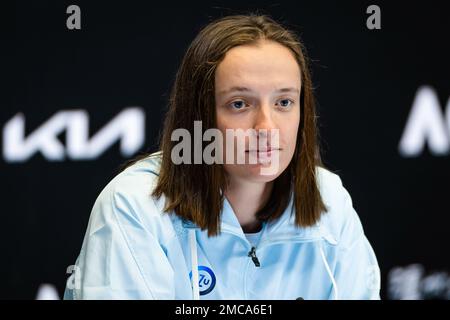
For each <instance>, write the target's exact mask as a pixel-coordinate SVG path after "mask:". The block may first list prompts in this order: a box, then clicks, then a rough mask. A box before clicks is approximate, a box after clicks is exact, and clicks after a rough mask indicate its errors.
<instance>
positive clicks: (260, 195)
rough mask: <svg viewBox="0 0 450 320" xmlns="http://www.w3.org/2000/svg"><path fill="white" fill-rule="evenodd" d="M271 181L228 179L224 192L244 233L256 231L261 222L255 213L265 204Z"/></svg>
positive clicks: (271, 185) (270, 188) (270, 190)
mask: <svg viewBox="0 0 450 320" xmlns="http://www.w3.org/2000/svg"><path fill="white" fill-rule="evenodd" d="M272 187H273V182H262V183H261V182H259V183H256V182H248V181H241V180H235V179H230V183H229V185H228V186H227V189H226V190H225V192H224V194H225V196H226V197H227V199H228V202H229V203H230V205H231V207H232V208H233V211H234V213H235V215H236V217H237V219H238V221H239V223H240V225H241V227H242V229H243V231H244V232H245V233H252V232H258V231H259V230H260V229H261V226H262V224H261V222H260V221H259V220H258V219H257V218H256V213H257V212H258V211H259V210H260V209H261V208H262V207H263V206H264V205H265V204H266V202H267V201H268V199H269V197H270V193H271V192H272Z"/></svg>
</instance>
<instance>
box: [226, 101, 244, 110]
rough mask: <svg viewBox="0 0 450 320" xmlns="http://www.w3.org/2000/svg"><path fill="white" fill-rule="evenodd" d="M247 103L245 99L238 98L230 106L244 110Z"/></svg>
mask: <svg viewBox="0 0 450 320" xmlns="http://www.w3.org/2000/svg"><path fill="white" fill-rule="evenodd" d="M246 105H247V104H246V103H245V101H243V100H236V101H233V102H231V103H230V107H231V108H232V109H235V110H242V109H244V108H245V106H246Z"/></svg>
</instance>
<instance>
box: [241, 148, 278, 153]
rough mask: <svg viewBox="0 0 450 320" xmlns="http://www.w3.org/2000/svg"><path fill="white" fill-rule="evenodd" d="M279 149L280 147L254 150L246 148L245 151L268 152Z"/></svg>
mask: <svg viewBox="0 0 450 320" xmlns="http://www.w3.org/2000/svg"><path fill="white" fill-rule="evenodd" d="M277 150H281V149H280V148H270V147H269V148H266V149H256V150H246V151H245V152H258V153H270V152H271V151H277Z"/></svg>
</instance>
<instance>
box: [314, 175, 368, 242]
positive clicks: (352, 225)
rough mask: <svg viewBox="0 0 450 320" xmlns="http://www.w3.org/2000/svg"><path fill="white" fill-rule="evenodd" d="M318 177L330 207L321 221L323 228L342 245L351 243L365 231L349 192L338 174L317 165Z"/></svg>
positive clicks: (321, 192)
mask: <svg viewBox="0 0 450 320" xmlns="http://www.w3.org/2000/svg"><path fill="white" fill-rule="evenodd" d="M316 179H317V183H318V187H319V190H320V194H321V196H322V200H323V201H324V204H325V206H326V207H327V208H328V212H326V213H324V214H323V215H322V217H321V219H320V221H319V225H320V227H321V229H322V230H323V232H324V233H325V234H326V235H328V236H329V237H331V238H332V240H334V241H335V242H336V243H337V244H340V246H342V247H346V246H349V245H351V243H352V242H353V241H356V240H357V239H359V238H361V237H362V236H363V235H364V233H363V228H362V225H361V221H360V219H359V216H358V214H357V212H356V211H355V209H354V208H353V201H352V198H351V196H350V194H349V192H348V191H347V189H346V188H345V186H344V183H343V182H342V180H341V178H340V177H339V175H338V174H336V173H333V172H331V171H330V170H328V169H325V168H323V167H316Z"/></svg>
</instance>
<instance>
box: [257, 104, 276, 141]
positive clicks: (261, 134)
mask: <svg viewBox="0 0 450 320" xmlns="http://www.w3.org/2000/svg"><path fill="white" fill-rule="evenodd" d="M253 128H254V129H255V131H256V134H257V136H258V140H259V139H264V140H267V143H268V145H271V144H270V137H271V134H273V133H274V132H273V131H276V130H273V129H278V127H277V125H276V123H275V119H274V110H273V108H271V106H270V105H269V104H268V103H264V104H261V105H260V107H259V108H257V111H256V115H255V120H254V127H253Z"/></svg>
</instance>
